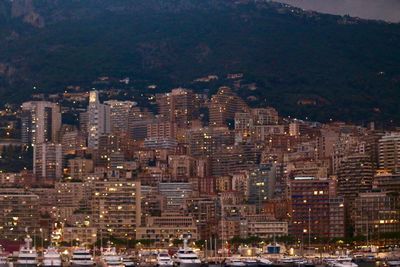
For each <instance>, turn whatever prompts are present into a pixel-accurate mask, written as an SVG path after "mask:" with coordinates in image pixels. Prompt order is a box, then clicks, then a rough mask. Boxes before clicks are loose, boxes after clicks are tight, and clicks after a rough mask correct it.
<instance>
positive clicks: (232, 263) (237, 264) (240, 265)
mask: <svg viewBox="0 0 400 267" xmlns="http://www.w3.org/2000/svg"><path fill="white" fill-rule="evenodd" d="M225 265H226V266H229V267H244V266H246V264H245V263H244V262H243V261H242V260H241V259H240V258H239V257H230V258H227V259H226V262H225Z"/></svg>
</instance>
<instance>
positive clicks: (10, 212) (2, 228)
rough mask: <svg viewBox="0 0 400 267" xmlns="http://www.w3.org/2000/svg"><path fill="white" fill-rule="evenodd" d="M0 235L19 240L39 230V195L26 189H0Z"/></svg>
mask: <svg viewBox="0 0 400 267" xmlns="http://www.w3.org/2000/svg"><path fill="white" fill-rule="evenodd" d="M0 210H1V216H0V235H1V238H2V239H8V240H18V239H20V238H23V237H25V236H26V230H28V231H29V233H34V232H36V233H38V232H39V231H38V230H39V227H40V226H39V197H38V196H37V195H34V194H31V193H29V192H25V189H11V188H2V189H0Z"/></svg>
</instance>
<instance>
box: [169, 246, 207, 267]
mask: <svg viewBox="0 0 400 267" xmlns="http://www.w3.org/2000/svg"><path fill="white" fill-rule="evenodd" d="M173 262H174V265H176V266H180V267H200V266H201V260H200V258H199V256H198V255H197V254H196V253H195V252H194V251H193V250H192V249H191V248H189V247H188V246H187V240H186V239H185V240H184V241H183V248H181V249H179V250H178V252H176V254H175V255H174V258H173Z"/></svg>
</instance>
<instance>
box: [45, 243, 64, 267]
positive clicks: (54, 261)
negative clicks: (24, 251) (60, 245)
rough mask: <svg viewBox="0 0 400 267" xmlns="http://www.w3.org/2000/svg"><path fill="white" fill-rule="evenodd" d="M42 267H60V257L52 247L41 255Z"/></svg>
mask: <svg viewBox="0 0 400 267" xmlns="http://www.w3.org/2000/svg"><path fill="white" fill-rule="evenodd" d="M42 266H44V267H60V266H62V261H61V255H60V253H59V252H58V251H57V249H56V248H54V247H48V248H47V249H46V250H45V252H44V253H43V263H42Z"/></svg>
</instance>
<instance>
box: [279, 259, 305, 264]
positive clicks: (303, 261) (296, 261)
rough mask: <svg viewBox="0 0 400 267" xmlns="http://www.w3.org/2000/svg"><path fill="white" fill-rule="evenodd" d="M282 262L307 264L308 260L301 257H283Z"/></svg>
mask: <svg viewBox="0 0 400 267" xmlns="http://www.w3.org/2000/svg"><path fill="white" fill-rule="evenodd" d="M280 262H281V263H282V264H288V265H292V264H294V265H305V264H307V261H306V260H305V259H303V258H300V257H283V258H282V259H280Z"/></svg>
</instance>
